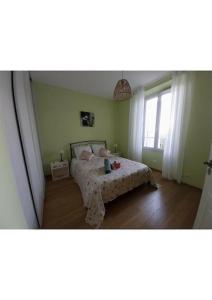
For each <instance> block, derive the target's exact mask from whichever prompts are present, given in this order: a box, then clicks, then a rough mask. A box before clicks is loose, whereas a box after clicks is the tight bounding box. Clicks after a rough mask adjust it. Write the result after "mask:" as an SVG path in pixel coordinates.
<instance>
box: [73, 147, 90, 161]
mask: <svg viewBox="0 0 212 300" xmlns="http://www.w3.org/2000/svg"><path fill="white" fill-rule="evenodd" d="M83 151H86V152H90V153H91V154H92V150H91V147H90V146H89V145H85V146H76V147H74V153H75V155H76V158H77V159H80V156H81V154H82V152H83Z"/></svg>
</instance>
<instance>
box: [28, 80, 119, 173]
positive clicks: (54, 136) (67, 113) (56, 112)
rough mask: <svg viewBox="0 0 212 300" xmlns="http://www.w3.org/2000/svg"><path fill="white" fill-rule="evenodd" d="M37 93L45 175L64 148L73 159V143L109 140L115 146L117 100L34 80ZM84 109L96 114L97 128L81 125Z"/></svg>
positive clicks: (37, 113) (66, 153)
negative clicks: (70, 152)
mask: <svg viewBox="0 0 212 300" xmlns="http://www.w3.org/2000/svg"><path fill="white" fill-rule="evenodd" d="M33 94H34V98H35V111H36V117H37V124H38V131H39V138H40V144H41V152H42V159H43V164H44V171H45V174H49V172H50V169H49V164H50V162H51V161H55V160H58V158H59V151H60V150H61V149H64V150H65V158H68V159H69V144H70V143H73V142H77V141H83V140H85V141H86V140H92V139H103V140H105V139H106V140H107V142H108V146H109V148H112V145H113V144H114V142H115V115H114V114H115V109H114V107H115V103H114V102H113V101H110V100H108V99H104V98H100V97H95V96H90V95H87V94H83V93H79V92H74V91H71V90H68V89H64V88H58V87H53V86H49V85H45V84H41V83H38V82H33ZM80 111H88V112H93V113H94V114H95V125H94V127H82V126H81V125H80Z"/></svg>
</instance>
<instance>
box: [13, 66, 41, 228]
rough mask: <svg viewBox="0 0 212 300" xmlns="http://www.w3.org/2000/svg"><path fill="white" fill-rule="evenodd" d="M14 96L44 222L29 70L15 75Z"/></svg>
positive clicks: (39, 157)
mask: <svg viewBox="0 0 212 300" xmlns="http://www.w3.org/2000/svg"><path fill="white" fill-rule="evenodd" d="M13 81H14V94H15V95H14V96H15V105H16V110H17V118H18V123H19V128H20V134H21V140H22V145H23V151H24V156H25V161H26V167H27V171H28V175H29V181H30V185H31V190H32V196H33V201H34V205H35V210H36V213H37V217H38V220H39V223H40V225H41V224H42V216H43V203H44V192H45V181H44V174H43V167H42V160H41V153H40V147H39V141H38V135H37V128H36V121H35V114H34V107H33V100H32V92H31V86H30V78H29V73H28V72H22V71H17V72H14V75H13Z"/></svg>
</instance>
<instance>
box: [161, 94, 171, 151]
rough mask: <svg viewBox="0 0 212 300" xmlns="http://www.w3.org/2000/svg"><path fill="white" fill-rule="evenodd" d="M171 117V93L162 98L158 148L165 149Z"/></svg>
mask: <svg viewBox="0 0 212 300" xmlns="http://www.w3.org/2000/svg"><path fill="white" fill-rule="evenodd" d="M170 115H171V93H167V94H164V95H162V96H161V114H160V127H159V139H158V148H159V149H163V148H164V143H165V140H166V137H167V134H168V130H169V125H170Z"/></svg>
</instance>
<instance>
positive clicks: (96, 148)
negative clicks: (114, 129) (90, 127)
mask: <svg viewBox="0 0 212 300" xmlns="http://www.w3.org/2000/svg"><path fill="white" fill-rule="evenodd" d="M91 147H92V150H93V153H94V155H96V156H100V154H99V150H100V149H101V148H104V149H105V144H93V145H91Z"/></svg>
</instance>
